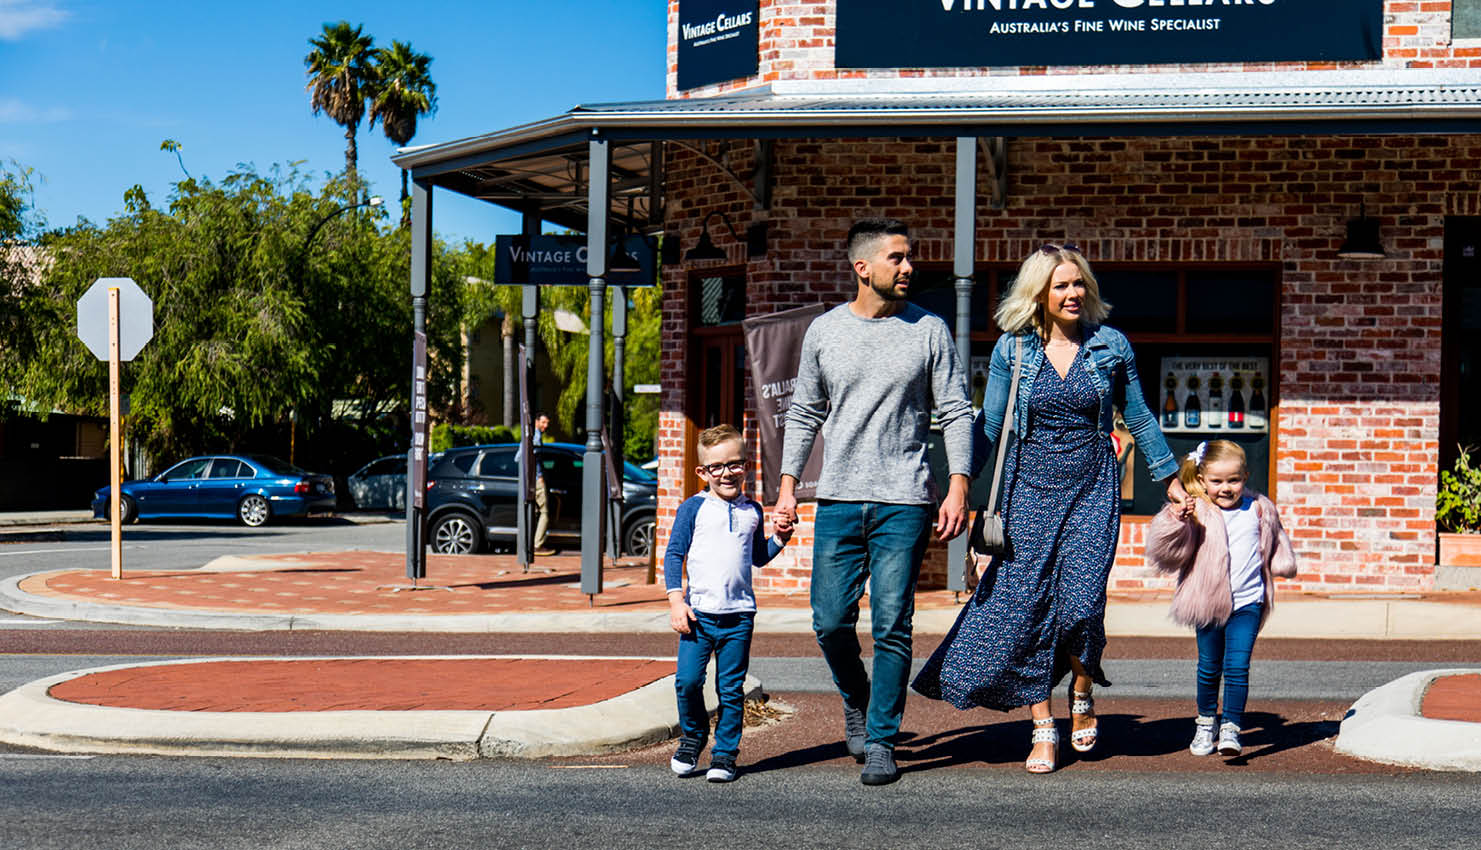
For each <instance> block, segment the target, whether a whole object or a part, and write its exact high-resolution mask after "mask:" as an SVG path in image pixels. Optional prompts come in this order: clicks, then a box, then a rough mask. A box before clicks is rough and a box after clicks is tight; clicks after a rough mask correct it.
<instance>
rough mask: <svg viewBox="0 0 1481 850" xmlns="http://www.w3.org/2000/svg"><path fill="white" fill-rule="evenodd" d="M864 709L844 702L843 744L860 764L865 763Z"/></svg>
mask: <svg viewBox="0 0 1481 850" xmlns="http://www.w3.org/2000/svg"><path fill="white" fill-rule="evenodd" d="M865 734H866V732H865V727H864V709H862V708H854V707H853V706H851V705H849V704H848V702H847V701H844V703H843V745H844V747H846V748H847V749H848V754H849V755H851V756H853V757H854V761H856V762H858V763H859V764H863V763H864V738H865Z"/></svg>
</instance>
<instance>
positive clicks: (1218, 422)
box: [1208, 372, 1224, 428]
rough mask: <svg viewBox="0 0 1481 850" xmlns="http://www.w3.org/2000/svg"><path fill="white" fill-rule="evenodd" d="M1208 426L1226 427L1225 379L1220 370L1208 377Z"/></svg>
mask: <svg viewBox="0 0 1481 850" xmlns="http://www.w3.org/2000/svg"><path fill="white" fill-rule="evenodd" d="M1208 427H1210V428H1222V427H1224V379H1223V378H1221V377H1219V373H1218V372H1215V373H1214V374H1213V375H1212V376H1211V377H1210V378H1209V379H1208Z"/></svg>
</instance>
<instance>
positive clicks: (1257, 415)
mask: <svg viewBox="0 0 1481 850" xmlns="http://www.w3.org/2000/svg"><path fill="white" fill-rule="evenodd" d="M1250 388H1251V389H1250V411H1249V415H1248V416H1246V417H1245V419H1246V422H1247V424H1248V425H1249V426H1250V427H1251V428H1259V429H1262V430H1263V429H1264V428H1265V426H1266V425H1267V424H1268V421H1267V418H1266V415H1265V377H1264V376H1263V375H1261V374H1260V373H1259V372H1256V373H1255V375H1254V377H1252V378H1250Z"/></svg>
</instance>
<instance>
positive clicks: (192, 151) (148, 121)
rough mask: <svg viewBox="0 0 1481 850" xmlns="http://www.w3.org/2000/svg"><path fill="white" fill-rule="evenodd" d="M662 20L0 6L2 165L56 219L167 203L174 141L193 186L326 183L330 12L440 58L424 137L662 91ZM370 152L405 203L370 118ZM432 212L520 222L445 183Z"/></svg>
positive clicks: (330, 143)
mask: <svg viewBox="0 0 1481 850" xmlns="http://www.w3.org/2000/svg"><path fill="white" fill-rule="evenodd" d="M665 17H666V4H665V3H664V2H662V0H642V2H627V3H612V2H598V0H556V1H555V2H551V0H484V2H454V1H453V0H440V1H439V0H424V2H414V3H408V2H404V0H402V2H379V1H378V0H356V2H339V3H326V2H319V0H298V2H282V0H257V2H252V3H243V2H237V3H226V2H220V0H205V2H181V0H174V2H162V1H161V0H0V160H6V161H9V160H15V161H17V162H19V163H20V164H22V165H24V166H29V167H31V168H34V169H35V170H36V172H37V173H38V174H39V176H40V178H41V181H42V182H40V183H39V185H38V187H37V207H38V208H39V210H40V212H41V213H42V215H43V216H44V217H45V220H46V223H47V225H48V226H51V227H58V226H63V225H69V224H72V223H74V222H75V221H76V220H77V218H78V217H86V218H88V219H91V220H93V221H95V222H98V223H102V222H104V221H106V220H107V219H108V218H110V217H111V216H113V215H116V214H117V213H119V212H120V211H121V210H122V209H123V193H124V191H125V190H127V189H128V188H129V187H131V186H133V185H134V184H136V183H137V184H140V185H142V186H143V187H144V189H145V190H146V191H147V192H148V194H149V197H150V199H151V200H152V201H153V202H155V203H156V204H162V203H163V202H164V201H165V200H166V199H167V197H168V194H169V191H170V187H171V184H172V183H173V182H174V181H177V180H179V179H181V178H182V176H183V175H182V174H181V171H180V165H179V164H178V163H177V162H176V160H175V157H174V156H173V155H172V154H170V153H167V152H165V151H161V150H160V149H159V148H160V142H162V141H163V140H165V139H174V140H176V141H178V142H179V143H180V144H181V146H182V150H181V155H182V157H183V158H184V162H185V167H186V168H187V169H189V170H190V173H191V175H192V176H195V177H197V178H200V177H208V178H211V179H213V180H219V179H220V178H221V177H222V176H223V175H225V174H226V173H227V172H228V171H229V170H231V169H233V168H234V167H235V166H236V165H237V163H251V164H253V165H255V166H256V167H257V168H258V169H260V170H263V171H266V170H267V169H268V168H269V167H271V166H272V165H273V164H274V163H280V164H288V163H290V162H295V161H300V160H301V161H302V164H301V166H300V167H301V168H302V169H304V170H306V171H307V172H308V173H310V174H311V175H313V176H314V179H315V182H316V183H318V182H322V178H323V175H324V174H325V173H327V172H334V171H338V170H340V169H342V168H343V167H344V130H343V128H342V127H340V126H339V125H337V124H335V123H334V122H333V121H331V120H330V119H329V118H328V117H327V116H323V115H321V116H318V117H315V116H314V114H313V113H312V111H311V110H310V109H309V99H308V93H307V92H306V91H305V89H304V85H305V81H306V78H305V75H304V66H303V57H304V55H305V54H307V53H308V51H309V49H310V48H309V45H308V39H309V38H311V37H313V36H315V35H317V34H319V33H320V32H321V30H322V27H323V25H324V24H325V23H326V22H333V21H338V20H348V21H349V22H350V23H351V24H362V25H363V26H364V31H365V33H366V34H368V35H371V36H373V37H374V38H375V40H376V44H377V46H380V45H389V44H390V42H391V40H392V39H396V40H398V41H406V42H410V43H411V45H412V47H413V48H415V49H416V50H418V51H420V52H422V53H426V54H429V55H431V56H432V57H433V62H432V68H431V71H432V78H433V80H434V81H435V82H436V83H437V99H438V111H437V113H436V114H435V115H434V116H432V117H430V118H423V119H422V121H421V122H420V123H419V125H418V129H417V135H416V137H415V138H414V139H413V140H412V142H411V143H412V144H413V145H419V144H428V143H432V142H443V141H450V140H453V139H460V138H464V137H467V136H474V135H479V134H481V133H486V132H490V131H493V130H500V129H504V128H507V127H512V126H516V125H518V124H523V123H526V122H529V121H534V120H538V119H541V118H546V117H550V116H553V115H557V114H560V113H562V112H564V111H566V110H567V109H569V108H570V107H572V106H575V105H576V104H578V103H591V102H600V101H612V100H637V99H657V98H662V97H663V94H664V39H665V31H664V27H665ZM359 149H360V152H359V167H360V172H361V174H362V175H363V176H364V177H365V178H366V179H367V180H369V181H370V182H371V184H372V186H373V191H375V192H376V193H378V194H381V195H384V196H385V197H386V198H387V200H388V201H393V200H394V199H395V197H396V196H397V195H398V193H399V191H400V172H399V171H398V170H397V169H396V168H395V167H394V166H393V165H392V164H391V162H390V159H389V157H390V155H391V154H392V153H393V152H394V146H393V145H392V143H391V142H390V141H389V140H387V139H386V138H385V136H384V134H383V133H382V131H381V128H380V127H379V126H377V127H376V128H375V129H374V130H370V129H369V128H367V127H366V126H365V125H364V124H363V123H362V125H361V127H360V135H359ZM435 204H436V208H435V221H436V228H437V231H438V233H439V235H441V236H444V237H447V238H451V239H458V240H460V239H463V238H471V239H477V240H479V241H484V242H491V241H492V240H493V237H494V235H495V234H497V233H512V232H516V231H517V230H518V228H519V223H518V218H517V217H516V216H515V215H513V214H512V213H507V212H504V211H503V210H502V209H501V208H498V207H494V206H492V205H489V204H484V203H481V202H477V201H472V200H470V199H466V198H463V197H461V196H458V195H454V194H451V193H448V192H438V193H437V194H436V198H435Z"/></svg>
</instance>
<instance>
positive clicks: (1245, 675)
mask: <svg viewBox="0 0 1481 850" xmlns="http://www.w3.org/2000/svg"><path fill="white" fill-rule="evenodd" d="M1263 608H1264V603H1261V602H1251V603H1250V604H1248V605H1246V606H1244V607H1243V608H1240V609H1239V610H1238V611H1235V612H1234V613H1233V614H1232V615H1230V617H1229V622H1227V623H1225V624H1224V625H1222V626H1210V627H1207V628H1202V629H1199V630H1198V713H1199V714H1200V715H1202V716H1204V717H1213V716H1214V715H1216V714H1218V713H1219V677H1220V676H1221V675H1222V676H1223V679H1224V722H1225V723H1233V724H1234V725H1235V726H1240V727H1241V728H1243V727H1242V726H1241V724H1242V723H1243V721H1244V704H1245V700H1246V698H1247V697H1248V696H1249V692H1250V655H1251V654H1252V653H1253V652H1254V649H1255V636H1256V635H1257V634H1259V633H1260V612H1261V610H1262V609H1263Z"/></svg>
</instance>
